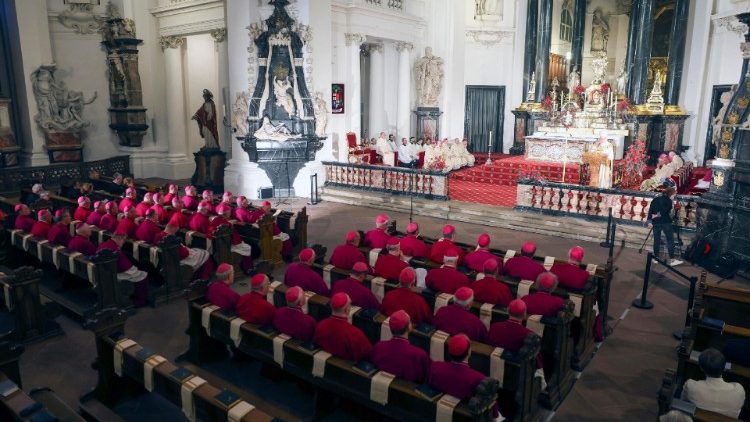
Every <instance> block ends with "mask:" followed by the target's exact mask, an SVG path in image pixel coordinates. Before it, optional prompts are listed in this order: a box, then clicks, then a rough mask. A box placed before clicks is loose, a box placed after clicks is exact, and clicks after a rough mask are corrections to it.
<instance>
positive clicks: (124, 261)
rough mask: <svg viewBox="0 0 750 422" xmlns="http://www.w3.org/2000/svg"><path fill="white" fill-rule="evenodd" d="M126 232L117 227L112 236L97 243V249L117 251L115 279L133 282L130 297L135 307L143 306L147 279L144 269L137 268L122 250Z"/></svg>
mask: <svg viewBox="0 0 750 422" xmlns="http://www.w3.org/2000/svg"><path fill="white" fill-rule="evenodd" d="M127 236H128V234H127V233H126V232H125V231H124V230H122V229H120V228H118V229H117V230H116V231H115V233H114V234H113V235H112V238H111V239H109V240H107V241H105V242H103V243H101V244H99V247H98V248H97V251H101V250H104V249H109V250H111V251H112V252H116V253H117V280H118V281H120V282H123V283H133V294H132V295H131V299H132V300H133V304H134V305H135V306H137V307H139V306H145V305H146V302H147V300H148V289H149V286H148V284H149V279H148V274H147V273H146V272H145V271H142V270H140V269H138V267H136V266H135V265H133V263H132V262H130V259H128V257H127V256H126V255H125V253H123V252H122V249H121V248H122V245H123V244H124V243H125V239H126V238H127Z"/></svg>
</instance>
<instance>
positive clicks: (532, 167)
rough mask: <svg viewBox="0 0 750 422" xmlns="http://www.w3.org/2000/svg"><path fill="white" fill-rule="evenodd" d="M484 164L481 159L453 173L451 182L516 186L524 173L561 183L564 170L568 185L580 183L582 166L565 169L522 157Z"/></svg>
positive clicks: (494, 160) (572, 165) (502, 158)
mask: <svg viewBox="0 0 750 422" xmlns="http://www.w3.org/2000/svg"><path fill="white" fill-rule="evenodd" d="M484 163H485V160H483V159H481V158H480V159H477V160H476V165H475V166H473V167H469V168H464V169H461V170H458V171H454V172H452V173H451V175H450V179H451V181H463V182H474V183H488V184H494V185H499V186H516V184H517V181H518V177H519V175H520V174H522V173H524V174H527V175H529V174H533V175H534V177H538V178H542V179H545V180H551V181H555V182H560V181H562V178H563V170H564V173H565V182H566V183H579V181H580V166H579V165H578V164H575V163H569V164H567V165H566V166H565V168H564V169H563V164H562V163H548V162H542V161H529V160H526V159H524V157H523V156H521V155H513V156H511V155H505V156H498V157H493V161H492V163H491V164H488V165H487V164H484Z"/></svg>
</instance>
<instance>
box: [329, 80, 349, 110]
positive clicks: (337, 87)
mask: <svg viewBox="0 0 750 422" xmlns="http://www.w3.org/2000/svg"><path fill="white" fill-rule="evenodd" d="M345 98H346V97H345V96H344V84H331V114H344V99H345Z"/></svg>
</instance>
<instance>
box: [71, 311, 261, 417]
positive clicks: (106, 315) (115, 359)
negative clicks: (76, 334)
mask: <svg viewBox="0 0 750 422" xmlns="http://www.w3.org/2000/svg"><path fill="white" fill-rule="evenodd" d="M124 314H125V312H122V311H120V310H117V309H108V310H105V311H104V312H101V313H98V314H97V315H95V316H94V317H93V318H92V319H91V320H89V321H88V323H87V326H88V327H89V328H91V329H92V330H93V331H94V334H95V336H96V339H95V341H96V350H97V358H96V364H95V367H96V368H97V373H98V382H97V385H96V387H95V388H94V390H93V391H92V392H90V393H88V394H86V395H84V396H83V397H82V398H81V402H80V404H81V409H82V410H83V412H84V414H86V415H87V416H93V417H97V415H102V413H104V412H105V411H104V410H103V409H102V406H101V404H103V405H104V406H112V405H114V404H115V403H117V402H118V401H119V400H121V399H122V398H123V397H124V396H125V395H126V393H128V392H133V391H137V392H139V393H143V392H144V391H145V392H147V393H151V394H158V395H159V396H161V397H163V398H165V399H166V400H167V401H169V402H170V403H172V404H174V405H175V406H176V407H175V408H174V409H173V410H174V416H173V417H174V420H177V419H182V418H183V417H188V419H190V420H199V421H219V420H222V421H228V420H232V419H230V415H231V416H232V417H233V418H234V417H236V420H239V421H242V422H267V421H271V420H273V418H272V417H271V416H269V415H268V414H266V413H264V412H262V411H260V410H258V409H256V408H255V407H254V406H252V405H251V404H249V403H247V402H246V401H244V400H242V399H241V398H240V396H239V395H238V394H236V393H234V392H232V391H230V390H225V389H219V388H216V387H215V386H213V385H211V383H208V382H206V381H205V380H203V379H202V378H200V377H199V376H197V375H196V374H194V373H193V372H192V371H190V370H188V369H186V368H183V367H178V366H175V365H174V364H172V363H171V362H169V361H168V360H166V359H165V358H163V357H161V356H159V355H157V354H156V353H154V352H153V351H151V350H149V349H147V348H145V347H143V346H140V345H139V344H138V343H136V342H135V341H133V340H131V339H129V338H127V337H126V336H125V335H124V325H125V319H126V316H125V315H124ZM189 415H190V416H189ZM108 417H109V418H111V417H112V415H111V414H110V415H109V416H108ZM191 417H192V418H191ZM193 418H194V419H193Z"/></svg>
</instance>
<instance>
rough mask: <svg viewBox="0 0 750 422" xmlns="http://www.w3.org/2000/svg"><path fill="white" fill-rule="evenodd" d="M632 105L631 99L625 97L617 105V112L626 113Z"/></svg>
mask: <svg viewBox="0 0 750 422" xmlns="http://www.w3.org/2000/svg"><path fill="white" fill-rule="evenodd" d="M630 105H631V104H630V99H629V98H628V97H625V98H623V99H622V100H620V102H618V103H617V111H620V112H621V111H625V110H627V109H629V108H630Z"/></svg>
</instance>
